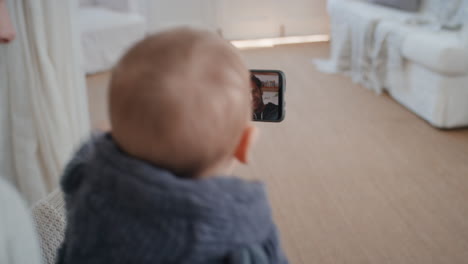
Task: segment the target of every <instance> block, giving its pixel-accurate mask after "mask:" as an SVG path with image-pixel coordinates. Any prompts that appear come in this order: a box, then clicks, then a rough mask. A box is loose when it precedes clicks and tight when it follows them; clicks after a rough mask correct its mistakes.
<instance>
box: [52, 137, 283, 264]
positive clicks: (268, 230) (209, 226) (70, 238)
mask: <svg viewBox="0 0 468 264" xmlns="http://www.w3.org/2000/svg"><path fill="white" fill-rule="evenodd" d="M62 188H63V190H64V193H65V201H66V208H67V227H66V232H65V241H64V243H63V245H62V248H61V250H60V251H59V260H58V263H66V264H72V263H80V264H81V263H88V264H93V263H115V264H118V263H153V264H157V263H182V264H184V263H190V264H198V263H232V264H238V263H265V259H267V262H266V263H272V264H276V263H278V264H283V263H287V261H286V258H285V256H284V254H283V252H282V250H281V248H280V243H279V240H278V236H277V232H276V227H275V225H274V223H273V221H272V218H271V213H270V208H269V205H268V201H267V197H266V194H265V191H264V187H263V186H262V185H261V184H259V183H255V182H248V181H244V180H241V179H239V178H235V177H213V178H206V179H199V180H195V179H187V178H181V177H177V176H175V175H173V174H172V173H170V172H168V171H166V170H163V169H160V168H157V167H155V166H153V165H151V164H149V163H146V162H143V161H141V160H138V159H135V158H132V157H130V156H128V155H126V154H125V153H123V152H122V151H121V150H119V148H118V147H117V146H116V144H115V143H114V142H113V140H112V138H111V136H110V135H108V134H107V135H100V136H98V137H97V138H96V139H94V140H92V141H90V142H88V143H87V144H85V145H84V146H83V147H82V148H81V150H80V151H79V152H78V153H77V154H76V156H75V158H74V159H73V160H72V161H71V162H70V164H69V165H68V167H67V169H66V172H65V175H64V176H63V178H62ZM258 249H261V250H260V251H262V252H260V253H259V250H258ZM244 252H247V254H249V253H248V252H252V255H251V256H250V257H248V258H245V257H239V255H241V256H243V255H245V253H244ZM252 258H254V260H252ZM255 258H258V260H259V261H258V262H256V260H255ZM244 259H248V260H249V261H250V262H245V261H243V260H244Z"/></svg>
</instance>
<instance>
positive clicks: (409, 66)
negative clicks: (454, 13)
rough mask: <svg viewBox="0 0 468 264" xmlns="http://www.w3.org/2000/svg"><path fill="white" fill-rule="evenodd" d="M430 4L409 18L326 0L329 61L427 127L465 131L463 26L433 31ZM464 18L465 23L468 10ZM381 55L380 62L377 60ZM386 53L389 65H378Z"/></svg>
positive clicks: (467, 46) (467, 31)
mask: <svg viewBox="0 0 468 264" xmlns="http://www.w3.org/2000/svg"><path fill="white" fill-rule="evenodd" d="M435 1H437V0H425V2H424V3H423V6H422V8H421V11H419V12H418V13H410V12H404V11H400V10H397V9H393V8H388V7H384V6H380V5H376V4H372V3H369V2H368V1H365V0H329V1H328V11H329V14H330V18H331V23H332V26H331V29H332V49H331V53H332V54H331V60H332V62H333V67H334V68H336V69H335V70H336V71H338V72H351V75H352V76H353V77H354V78H353V79H354V80H355V81H357V82H360V83H363V84H364V85H365V86H368V87H369V86H370V87H377V89H378V86H379V85H376V84H375V83H376V81H377V83H379V82H380V83H381V85H382V86H383V88H384V89H385V90H387V91H388V93H389V94H390V95H391V96H392V97H393V98H394V99H395V100H397V101H398V102H400V103H401V104H402V105H404V106H406V107H407V108H408V109H410V110H411V111H413V112H414V113H416V114H417V115H419V116H420V117H422V118H423V119H425V120H427V121H428V122H429V123H430V124H432V125H433V126H435V127H438V128H456V127H465V126H468V24H466V26H465V27H463V28H462V29H459V30H444V29H440V28H437V16H436V15H435V14H434V12H435V11H437V10H435V9H436V8H437V6H431V5H434V3H435ZM440 1H445V0H440ZM462 1H468V0H462ZM465 7H468V4H467V5H466V6H465ZM467 9H468V8H467ZM464 16H465V17H466V20H465V21H466V22H468V10H466V13H465V14H464ZM426 20H427V21H428V22H427V23H426V22H425V23H422V22H423V21H426ZM429 21H430V22H429ZM416 22H417V23H416ZM363 27H367V28H366V29H365V30H364V29H362V28H363ZM363 31H364V32H365V33H362V32H363ZM382 36H383V37H382ZM379 37H380V39H379ZM392 37H393V38H392ZM379 40H380V41H381V42H379ZM382 40H384V41H382ZM382 43H384V44H385V45H381V44H382ZM377 44H378V45H377ZM379 50H380V51H379ZM381 50H384V52H382V54H385V55H386V56H379V52H381ZM392 51H393V53H397V54H396V56H395V54H393V58H394V61H393V64H392V62H388V61H384V62H382V61H379V60H388V59H389V57H391V56H390V55H391V53H392ZM382 54H380V55H382ZM356 57H359V58H356ZM395 57H400V58H401V60H400V61H398V60H395ZM366 60H368V61H369V62H368V63H367V64H366V63H361V62H363V61H366ZM395 61H396V62H395ZM356 64H359V65H356ZM363 65H364V66H363ZM378 65H380V66H381V65H385V66H384V67H383V68H378V67H377V66H378ZM395 65H396V66H395ZM379 70H382V71H383V72H380V73H379V72H378V71H379ZM367 71H370V72H371V74H366V72H367ZM372 71H373V72H372ZM363 72H364V73H363ZM379 78H381V80H379Z"/></svg>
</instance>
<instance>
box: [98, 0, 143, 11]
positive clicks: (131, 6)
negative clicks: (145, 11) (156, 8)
mask: <svg viewBox="0 0 468 264" xmlns="http://www.w3.org/2000/svg"><path fill="white" fill-rule="evenodd" d="M94 1H95V2H96V5H97V6H99V7H104V8H107V9H111V10H114V11H117V12H122V13H136V14H138V13H139V12H140V11H141V8H140V1H141V0H94Z"/></svg>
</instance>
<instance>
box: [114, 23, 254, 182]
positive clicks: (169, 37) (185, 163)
mask: <svg viewBox="0 0 468 264" xmlns="http://www.w3.org/2000/svg"><path fill="white" fill-rule="evenodd" d="M250 90H251V88H250V79H249V73H248V70H247V68H246V67H245V65H244V63H243V61H242V59H241V57H240V55H239V54H238V52H237V51H236V49H235V48H234V47H232V46H231V45H230V44H229V43H228V42H227V41H225V40H223V39H222V38H220V37H219V36H217V35H215V34H212V33H209V32H205V31H198V30H192V29H187V28H182V29H176V30H171V31H167V32H164V33H160V34H157V35H153V36H150V37H148V38H146V39H144V40H142V41H141V42H139V43H137V44H136V45H135V46H133V47H132V48H131V49H130V50H129V51H128V52H127V53H126V54H125V55H124V56H123V58H122V59H121V60H120V62H119V63H118V64H117V66H116V68H115V69H114V72H113V74H112V80H111V84H110V92H109V105H110V119H111V125H112V135H113V138H114V140H115V141H116V143H117V144H118V145H119V146H120V147H121V148H122V149H123V150H124V151H125V152H127V153H128V154H130V155H132V156H135V157H137V158H139V159H142V160H146V161H148V162H151V163H153V164H155V165H157V166H159V167H162V168H166V169H169V170H171V171H173V172H175V173H177V174H178V175H181V176H187V177H202V176H209V175H213V174H218V173H225V172H227V168H229V167H230V166H231V164H232V161H233V160H234V158H237V159H238V160H240V161H241V162H244V163H245V162H246V161H247V155H248V153H249V149H250V145H251V142H252V141H253V138H254V134H255V128H254V127H253V126H252V125H251V123H250V118H251V112H252V108H251V102H250V101H251V99H250Z"/></svg>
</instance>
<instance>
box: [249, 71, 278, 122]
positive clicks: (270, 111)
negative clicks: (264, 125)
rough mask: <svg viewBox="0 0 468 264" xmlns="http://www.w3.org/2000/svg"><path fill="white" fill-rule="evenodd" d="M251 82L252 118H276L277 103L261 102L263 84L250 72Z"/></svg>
mask: <svg viewBox="0 0 468 264" xmlns="http://www.w3.org/2000/svg"><path fill="white" fill-rule="evenodd" d="M250 81H251V83H252V104H253V105H252V107H253V119H254V120H277V119H278V105H275V104H273V103H268V104H265V103H264V102H263V84H262V81H260V79H258V78H257V77H256V76H255V75H253V74H251V76H250Z"/></svg>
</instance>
